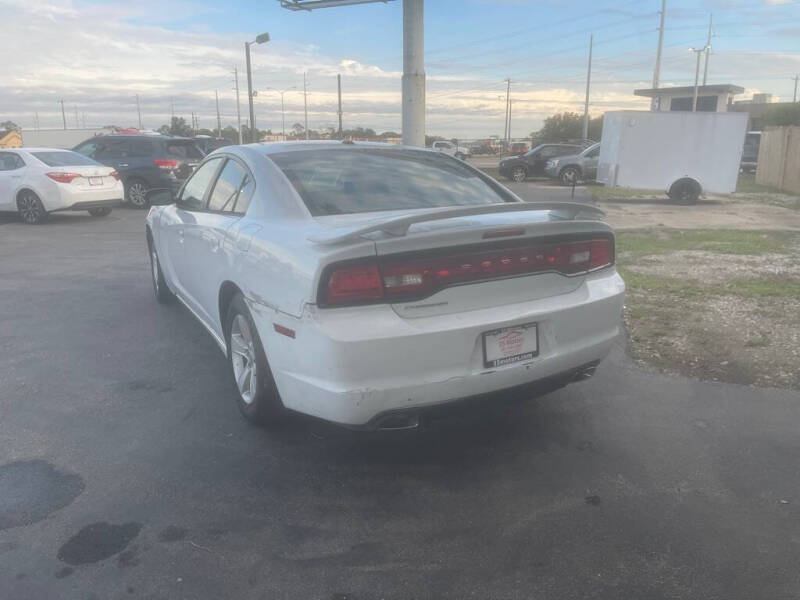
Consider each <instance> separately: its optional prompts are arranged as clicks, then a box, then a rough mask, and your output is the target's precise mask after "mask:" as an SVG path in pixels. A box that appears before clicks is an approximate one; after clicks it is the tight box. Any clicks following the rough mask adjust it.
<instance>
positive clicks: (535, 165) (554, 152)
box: [500, 144, 583, 181]
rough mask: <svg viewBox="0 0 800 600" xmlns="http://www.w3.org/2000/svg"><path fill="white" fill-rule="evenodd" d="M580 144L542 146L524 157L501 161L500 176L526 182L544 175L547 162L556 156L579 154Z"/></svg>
mask: <svg viewBox="0 0 800 600" xmlns="http://www.w3.org/2000/svg"><path fill="white" fill-rule="evenodd" d="M581 150H583V146H581V145H579V144H540V145H539V146H536V147H535V148H533V149H532V150H528V151H527V152H526V153H525V154H523V155H522V156H512V157H510V158H504V159H503V160H501V161H500V175H502V176H503V177H507V178H508V179H513V180H514V181H525V179H526V178H528V177H530V176H532V175H544V167H545V165H546V164H547V161H548V160H550V159H551V158H555V157H556V156H566V155H568V154H578V153H580V152H581Z"/></svg>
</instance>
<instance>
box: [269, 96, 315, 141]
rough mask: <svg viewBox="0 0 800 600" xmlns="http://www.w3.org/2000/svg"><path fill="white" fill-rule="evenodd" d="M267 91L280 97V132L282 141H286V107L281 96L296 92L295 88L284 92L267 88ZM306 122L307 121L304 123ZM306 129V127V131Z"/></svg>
mask: <svg viewBox="0 0 800 600" xmlns="http://www.w3.org/2000/svg"><path fill="white" fill-rule="evenodd" d="M267 89H268V90H270V91H272V92H275V93H277V94H280V95H281V131H282V133H283V141H284V142H285V141H286V106H285V104H284V102H283V95H284V94H285V93H286V92H288V91H289V90H296V89H297V86H294V85H293V86H292V87H290V88H286V89H285V90H276V89H275V88H267ZM306 122H308V121H306ZM307 129H308V128H307V127H306V130H307Z"/></svg>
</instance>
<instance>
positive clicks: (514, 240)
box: [314, 203, 613, 318]
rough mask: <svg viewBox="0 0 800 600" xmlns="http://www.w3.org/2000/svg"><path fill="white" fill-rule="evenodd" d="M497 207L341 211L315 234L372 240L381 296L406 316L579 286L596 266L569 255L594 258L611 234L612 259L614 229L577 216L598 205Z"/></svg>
mask: <svg viewBox="0 0 800 600" xmlns="http://www.w3.org/2000/svg"><path fill="white" fill-rule="evenodd" d="M494 208H495V209H496V210H497V212H491V207H460V208H456V209H443V210H442V209H437V210H436V211H413V213H414V214H409V213H408V211H405V212H404V213H403V214H402V215H398V214H392V215H385V216H384V217H383V219H382V220H381V218H380V217H371V216H369V215H359V216H357V217H356V218H355V219H354V220H351V221H350V222H349V223H348V224H345V222H346V219H343V218H342V216H341V215H339V216H336V217H331V218H329V219H331V221H333V222H331V221H328V224H329V225H332V227H331V229H330V230H329V231H326V232H325V233H322V234H317V235H316V236H315V238H314V239H317V240H327V241H326V242H320V243H323V244H327V245H338V244H346V243H347V242H348V241H354V240H355V239H361V240H363V239H364V238H365V237H366V238H369V239H372V240H373V242H374V243H375V253H376V255H377V262H378V268H379V270H380V275H381V277H382V283H383V288H384V289H383V294H382V297H381V301H382V302H389V303H390V304H391V305H392V307H393V308H394V310H395V311H396V312H397V313H398V314H399V315H401V316H402V317H404V318H419V317H426V316H432V315H438V314H449V313H456V312H463V311H467V310H475V309H480V308H487V307H490V306H498V305H503V304H511V303H515V302H521V301H526V300H535V299H539V298H544V297H549V296H555V295H559V294H565V293H569V292H571V291H574V290H575V289H577V288H578V287H579V286H580V285H581V282H582V281H583V277H584V273H585V272H587V271H588V270H590V269H589V268H588V266H587V268H583V267H584V266H585V265H582V264H578V263H570V262H569V261H570V260H572V258H573V255H574V256H577V257H578V258H579V259H581V258H583V257H584V255H586V257H587V260H588V257H589V255H590V254H591V252H593V251H594V250H593V247H592V246H591V243H592V241H593V240H595V241H603V240H605V242H603V243H606V244H608V245H609V247H610V248H611V250H610V252H611V253H612V260H613V235H612V233H611V229H610V228H609V227H608V226H607V225H606V224H604V223H602V222H600V221H597V220H573V219H575V218H576V217H577V216H578V215H580V214H588V215H591V216H594V217H596V216H598V215H599V214H602V213H600V211H598V210H597V209H594V208H593V207H586V206H583V205H573V204H568V203H559V205H558V206H553V205H552V204H546V205H543V206H538V207H537V206H532V205H525V204H521V205H517V204H508V205H495V206H494ZM451 215H452V216H451ZM324 220H325V219H320V221H324ZM353 221H355V222H353ZM334 240H335V241H334ZM587 265H588V263H587Z"/></svg>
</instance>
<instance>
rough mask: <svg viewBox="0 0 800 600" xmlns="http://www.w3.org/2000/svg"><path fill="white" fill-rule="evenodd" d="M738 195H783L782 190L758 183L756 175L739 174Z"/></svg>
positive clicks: (737, 182)
mask: <svg viewBox="0 0 800 600" xmlns="http://www.w3.org/2000/svg"><path fill="white" fill-rule="evenodd" d="M736 193H737V194H782V193H783V192H781V190H780V189H778V188H776V187H772V186H769V185H761V184H760V183H756V176H755V174H754V173H739V179H738V180H737V181H736Z"/></svg>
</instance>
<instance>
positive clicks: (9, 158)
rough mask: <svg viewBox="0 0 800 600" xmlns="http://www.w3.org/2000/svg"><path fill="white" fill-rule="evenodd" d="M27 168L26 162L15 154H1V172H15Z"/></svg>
mask: <svg viewBox="0 0 800 600" xmlns="http://www.w3.org/2000/svg"><path fill="white" fill-rule="evenodd" d="M24 166H25V161H23V160H22V158H21V157H20V156H19V155H18V154H15V153H13V152H0V171H14V170H16V169H20V168H22V167H24Z"/></svg>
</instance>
